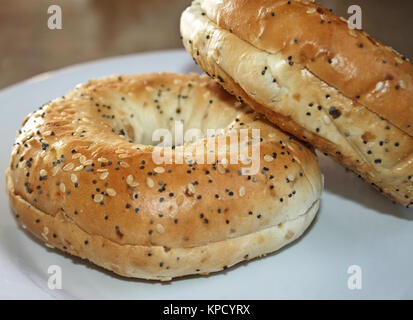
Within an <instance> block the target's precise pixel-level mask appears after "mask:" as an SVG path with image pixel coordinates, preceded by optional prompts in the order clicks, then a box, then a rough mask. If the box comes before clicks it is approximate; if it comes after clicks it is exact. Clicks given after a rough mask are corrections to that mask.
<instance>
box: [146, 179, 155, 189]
mask: <svg viewBox="0 0 413 320" xmlns="http://www.w3.org/2000/svg"><path fill="white" fill-rule="evenodd" d="M146 185H147V186H148V187H149V188H153V186H154V185H155V182H153V180H152V178H149V177H147V178H146Z"/></svg>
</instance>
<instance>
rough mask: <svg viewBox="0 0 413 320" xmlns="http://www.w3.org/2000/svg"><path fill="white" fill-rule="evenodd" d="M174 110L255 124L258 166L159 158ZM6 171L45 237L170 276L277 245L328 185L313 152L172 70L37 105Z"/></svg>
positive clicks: (25, 219) (201, 80)
mask: <svg viewBox="0 0 413 320" xmlns="http://www.w3.org/2000/svg"><path fill="white" fill-rule="evenodd" d="M171 119H172V120H179V121H182V122H183V123H184V129H188V128H201V129H202V130H205V129H206V128H223V129H225V130H226V131H228V130H233V131H234V132H238V131H236V130H235V129H244V128H245V129H260V136H261V138H262V141H261V142H260V144H259V148H260V160H261V161H260V167H259V173H258V174H257V175H255V176H253V177H251V176H249V177H248V176H244V175H240V174H239V170H240V169H241V168H243V167H245V165H244V164H242V163H240V164H231V163H228V164H227V165H224V164H222V163H219V164H214V165H212V164H198V163H193V164H188V163H184V164H166V165H157V164H155V163H154V162H153V160H152V154H153V152H154V146H151V145H149V143H151V135H152V132H153V131H154V130H155V129H157V128H168V129H172V128H171V125H172V122H173V121H172V120H171ZM237 134H238V133H237ZM207 140H208V139H207V138H204V139H201V140H199V141H197V142H196V144H203V143H207ZM143 143H144V144H143ZM185 148H188V145H185ZM185 150H187V149H185ZM269 155H272V159H270V160H269V159H268V156H269ZM264 157H266V158H265V159H266V160H264ZM6 176H7V180H8V188H9V195H10V199H11V203H12V207H13V210H14V211H15V212H16V215H17V216H18V217H19V220H20V221H21V223H22V224H24V225H25V226H26V227H27V228H28V229H29V230H30V231H31V232H33V233H34V234H35V235H37V236H38V237H40V238H42V239H43V240H44V241H46V242H47V243H48V244H50V245H52V246H55V247H57V248H60V249H63V250H65V251H67V252H69V253H72V254H74V255H77V256H80V257H82V258H86V259H88V260H90V261H92V262H94V263H96V264H98V265H100V266H103V267H105V268H107V269H110V270H112V271H114V272H116V273H119V274H121V275H125V276H130V277H139V278H145V279H164V280H167V279H170V278H172V277H177V276H182V275H186V274H193V273H207V272H213V271H218V270H221V269H222V268H223V267H224V266H230V265H233V264H235V263H237V262H239V261H241V260H243V259H244V256H247V255H248V257H249V258H253V257H256V256H260V255H262V254H265V253H268V252H271V251H274V250H276V249H278V248H279V247H281V246H283V245H284V244H286V243H288V242H290V241H291V240H292V239H295V238H296V237H298V236H299V235H301V234H302V232H303V231H304V230H305V228H306V227H307V226H308V224H309V223H310V222H311V220H312V219H313V217H314V215H315V213H316V211H317V210H316V209H314V208H316V207H317V208H318V201H317V200H318V199H319V198H320V194H321V190H322V180H321V174H320V171H319V167H318V164H317V160H316V158H315V155H314V153H313V152H312V151H311V150H310V149H308V148H307V147H304V146H303V145H302V144H301V143H299V142H298V141H296V140H294V139H292V138H291V137H289V136H288V135H286V134H285V133H283V132H281V131H280V130H278V129H276V128H275V127H274V126H273V125H271V124H270V123H268V122H267V121H266V120H265V119H260V117H259V115H257V114H255V113H254V112H253V111H252V110H251V109H249V108H248V107H247V106H245V105H243V104H240V103H239V102H237V101H236V100H235V99H234V98H233V97H232V96H230V95H228V94H227V93H226V92H225V91H224V90H222V89H220V87H219V86H218V85H217V84H215V82H214V81H212V80H209V79H208V78H207V77H201V76H198V75H176V74H149V75H135V76H120V77H110V78H105V79H100V80H92V81H90V82H89V83H87V84H85V85H82V86H79V87H78V88H77V89H76V90H74V91H72V92H70V93H69V94H67V95H66V96H65V97H63V98H60V99H57V100H55V101H53V102H51V103H49V104H46V105H44V106H42V107H41V108H40V109H39V110H38V111H36V112H34V113H33V114H31V115H29V116H28V117H27V118H26V120H25V121H24V123H23V127H22V129H21V130H20V131H19V133H18V135H17V138H16V143H15V146H14V148H13V151H12V158H11V164H10V168H9V169H8V171H7V173H6ZM189 185H191V186H189ZM286 223H289V224H288V225H286ZM282 225H284V226H288V230H285V229H284V228H279V227H278V226H282ZM288 231H291V232H290V233H288ZM287 233H288V234H289V236H287V237H286V238H285V235H286V234H287ZM287 238H288V239H287ZM260 239H264V240H265V239H268V241H267V240H265V241H264V240H262V241H264V242H261V240H260ZM177 256H179V257H180V259H179V260H180V261H181V262H179V261H176V260H177Z"/></svg>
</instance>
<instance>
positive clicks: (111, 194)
mask: <svg viewBox="0 0 413 320" xmlns="http://www.w3.org/2000/svg"><path fill="white" fill-rule="evenodd" d="M106 193H107V194H108V195H110V196H111V197H114V196H116V191H115V189H112V188H107V189H106Z"/></svg>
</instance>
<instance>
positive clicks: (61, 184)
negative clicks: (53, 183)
mask: <svg viewBox="0 0 413 320" xmlns="http://www.w3.org/2000/svg"><path fill="white" fill-rule="evenodd" d="M59 188H60V191H61V192H65V191H66V186H65V184H64V183H63V182H61V183H60V184H59Z"/></svg>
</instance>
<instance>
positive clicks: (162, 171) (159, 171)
mask: <svg viewBox="0 0 413 320" xmlns="http://www.w3.org/2000/svg"><path fill="white" fill-rule="evenodd" d="M153 171H155V172H156V173H164V172H165V168H163V167H156V168H155V169H153Z"/></svg>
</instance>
